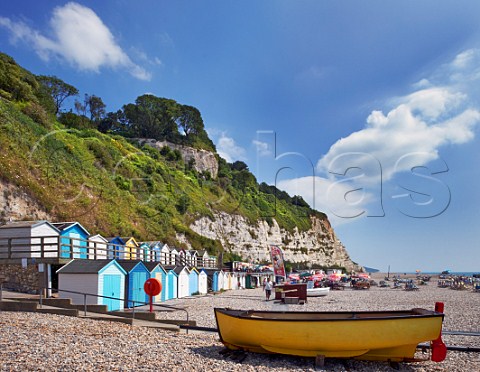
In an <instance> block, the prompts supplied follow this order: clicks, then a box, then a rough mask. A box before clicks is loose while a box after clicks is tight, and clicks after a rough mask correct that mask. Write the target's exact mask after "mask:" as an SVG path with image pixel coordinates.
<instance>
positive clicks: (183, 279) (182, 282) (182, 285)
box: [173, 266, 190, 298]
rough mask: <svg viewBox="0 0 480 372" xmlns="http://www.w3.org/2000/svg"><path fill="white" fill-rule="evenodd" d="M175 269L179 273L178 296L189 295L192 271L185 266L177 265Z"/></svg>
mask: <svg viewBox="0 0 480 372" xmlns="http://www.w3.org/2000/svg"><path fill="white" fill-rule="evenodd" d="M173 271H174V272H175V274H177V275H178V279H177V280H178V293H177V296H178V298H182V297H188V296H189V295H190V288H189V285H190V273H189V271H188V269H187V268H186V267H185V266H184V267H181V266H177V267H175V268H174V269H173Z"/></svg>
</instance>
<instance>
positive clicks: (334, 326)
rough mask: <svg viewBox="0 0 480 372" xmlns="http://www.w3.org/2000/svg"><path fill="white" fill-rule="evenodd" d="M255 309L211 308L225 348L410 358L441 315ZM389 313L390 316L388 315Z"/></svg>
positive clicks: (436, 332) (435, 333)
mask: <svg viewBox="0 0 480 372" xmlns="http://www.w3.org/2000/svg"><path fill="white" fill-rule="evenodd" d="M424 312H428V314H425V313H424V314H422V315H418V314H411V315H410V313H409V312H388V314H387V312H357V313H312V312H256V311H248V312H247V311H240V310H229V309H215V316H216V320H217V326H218V331H219V335H220V339H221V341H222V342H223V344H224V345H225V346H226V347H227V348H230V349H234V350H235V349H241V350H245V351H251V352H258V353H280V354H288V355H297V356H305V357H316V356H317V355H323V356H325V357H331V358H356V359H362V360H390V361H412V360H414V355H415V351H416V348H417V345H418V344H419V343H421V342H424V341H430V340H435V339H436V338H438V337H439V336H440V334H441V328H442V322H443V314H441V313H435V312H429V311H427V310H424ZM392 314H393V315H392Z"/></svg>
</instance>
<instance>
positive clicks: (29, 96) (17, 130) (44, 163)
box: [0, 60, 325, 253]
mask: <svg viewBox="0 0 480 372" xmlns="http://www.w3.org/2000/svg"><path fill="white" fill-rule="evenodd" d="M12 61H13V60H12ZM8 66H9V68H10V69H12V68H13V69H14V72H15V74H17V75H18V76H14V77H15V79H17V81H13V80H12V84H11V85H12V86H15V85H18V84H22V86H23V87H24V90H23V91H22V92H21V93H22V97H23V99H21V100H19V99H14V98H12V94H13V93H12V94H11V93H10V92H8V91H6V90H3V91H1V92H0V93H1V94H0V148H1V149H2V151H1V153H0V177H1V178H3V179H4V180H5V181H8V182H11V183H13V184H14V185H16V186H18V187H19V188H20V189H21V190H23V191H24V192H26V193H28V194H29V195H30V196H32V197H33V198H34V199H36V200H38V202H39V203H40V204H41V205H42V206H44V208H45V209H46V211H47V212H48V213H50V215H52V216H54V218H55V219H56V220H64V221H65V220H76V221H79V222H81V223H82V224H83V225H84V226H85V227H87V228H88V229H90V230H91V232H95V233H101V234H103V235H104V236H113V235H122V236H135V237H137V238H138V239H139V240H162V241H165V242H167V243H169V244H178V243H177V242H176V241H175V232H183V233H185V234H186V235H187V236H188V238H189V240H190V242H191V243H192V245H193V246H194V248H197V249H200V248H203V249H208V250H209V251H210V252H212V253H214V252H217V251H219V250H222V247H221V245H220V243H219V242H218V241H212V240H209V239H206V238H203V237H201V236H199V235H197V234H195V233H194V232H193V231H191V230H190V229H189V228H188V226H189V224H190V222H191V221H193V220H194V219H195V218H198V217H199V216H212V213H213V212H212V211H213V210H217V211H225V212H227V213H235V214H240V215H243V216H245V217H246V218H248V219H249V220H250V222H251V223H252V224H255V223H256V221H258V219H260V218H263V219H266V220H267V222H271V221H272V218H275V219H276V220H277V222H278V223H279V225H280V227H282V228H284V229H286V230H289V231H291V230H293V229H294V228H295V227H298V228H299V229H300V230H307V229H308V228H309V227H310V219H309V217H308V216H309V215H311V214H312V213H314V214H317V215H318V216H319V217H320V218H325V215H323V214H322V213H319V212H315V211H312V210H311V209H309V208H305V207H297V206H294V205H292V204H289V203H287V202H285V201H284V200H278V199H275V197H274V196H273V195H271V194H265V193H263V192H260V191H259V190H258V185H255V186H254V187H252V186H251V187H248V188H246V189H245V190H240V189H238V188H234V187H233V186H232V185H231V182H230V183H229V182H219V181H215V180H214V181H212V180H205V179H204V178H203V177H201V175H199V174H197V173H196V172H194V171H192V170H188V169H187V168H188V167H185V165H184V164H183V162H182V161H168V160H167V159H166V158H165V157H164V156H163V155H161V154H160V152H159V151H157V150H155V149H152V148H150V147H144V148H138V147H136V146H135V145H134V144H131V143H129V142H128V140H127V139H125V138H123V137H120V136H114V135H107V134H102V133H100V132H98V131H97V130H94V129H84V130H78V129H72V128H66V127H64V126H63V125H62V124H60V123H58V122H57V121H56V120H55V119H54V118H53V117H51V116H48V115H46V114H45V112H47V111H48V110H47V109H46V108H45V111H43V110H42V107H41V105H42V100H41V99H37V96H38V94H36V93H35V84H36V82H35V81H34V80H35V77H34V76H33V75H31V74H30V73H29V72H28V71H26V70H23V69H21V68H20V67H19V66H17V65H14V62H11V63H10V65H8ZM6 76H8V77H9V78H10V77H11V76H13V75H12V73H11V72H9V74H8V75H6ZM12 79H13V78H12ZM25 82H27V83H25ZM31 87H33V88H32V89H31ZM30 90H32V91H33V93H32V92H31V91H30ZM35 94H36V95H35ZM26 108H27V109H26ZM32 108H33V109H35V110H36V112H37V113H36V114H35V113H34V114H32ZM24 112H26V113H28V114H29V115H27V114H25V113H24ZM38 112H40V114H38ZM32 117H33V118H34V119H32ZM185 200H186V201H187V205H188V208H187V209H186V212H184V213H183V212H182V208H181V206H179V205H180V204H182V202H184V201H185ZM181 212H182V213H181Z"/></svg>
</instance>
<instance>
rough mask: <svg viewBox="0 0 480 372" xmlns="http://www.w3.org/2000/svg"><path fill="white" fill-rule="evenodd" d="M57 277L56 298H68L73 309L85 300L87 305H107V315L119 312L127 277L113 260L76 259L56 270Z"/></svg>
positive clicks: (121, 306)
mask: <svg viewBox="0 0 480 372" xmlns="http://www.w3.org/2000/svg"><path fill="white" fill-rule="evenodd" d="M57 274H58V289H59V297H60V298H71V299H72V303H73V304H77V305H83V304H84V301H85V300H86V303H87V305H107V306H108V310H109V311H112V310H120V309H121V308H123V302H124V299H125V291H124V288H125V285H124V282H125V275H126V274H127V273H126V271H125V270H124V269H123V268H122V267H121V266H120V265H119V264H118V263H117V262H116V261H115V260H82V259H76V260H72V261H70V262H69V263H68V264H66V265H65V266H63V267H62V268H61V269H59V270H57ZM67 291H73V292H80V293H87V294H90V296H86V298H85V296H84V295H83V294H78V293H70V292H67ZM101 296H106V297H107V298H105V297H101Z"/></svg>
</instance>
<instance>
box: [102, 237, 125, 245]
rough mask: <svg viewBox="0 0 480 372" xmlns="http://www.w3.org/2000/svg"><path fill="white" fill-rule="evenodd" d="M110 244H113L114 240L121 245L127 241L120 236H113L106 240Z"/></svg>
mask: <svg viewBox="0 0 480 372" xmlns="http://www.w3.org/2000/svg"><path fill="white" fill-rule="evenodd" d="M106 239H107V240H108V241H109V242H110V243H113V241H114V240H116V241H118V242H119V243H120V244H125V240H123V239H122V238H121V237H119V236H111V237H110V238H106Z"/></svg>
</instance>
